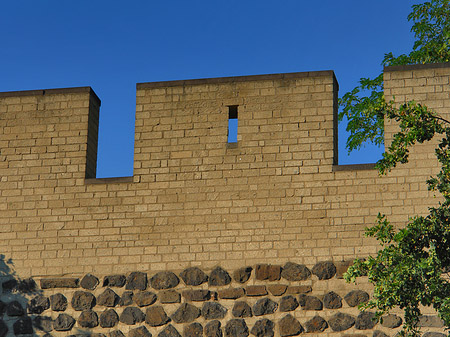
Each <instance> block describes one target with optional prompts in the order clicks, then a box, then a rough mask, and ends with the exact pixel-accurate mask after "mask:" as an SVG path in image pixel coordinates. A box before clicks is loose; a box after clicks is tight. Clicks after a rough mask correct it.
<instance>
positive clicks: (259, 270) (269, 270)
mask: <svg viewBox="0 0 450 337" xmlns="http://www.w3.org/2000/svg"><path fill="white" fill-rule="evenodd" d="M255 277H256V279H257V280H261V281H262V280H269V281H278V280H279V279H280V277H281V266H274V265H270V264H258V265H256V268H255Z"/></svg>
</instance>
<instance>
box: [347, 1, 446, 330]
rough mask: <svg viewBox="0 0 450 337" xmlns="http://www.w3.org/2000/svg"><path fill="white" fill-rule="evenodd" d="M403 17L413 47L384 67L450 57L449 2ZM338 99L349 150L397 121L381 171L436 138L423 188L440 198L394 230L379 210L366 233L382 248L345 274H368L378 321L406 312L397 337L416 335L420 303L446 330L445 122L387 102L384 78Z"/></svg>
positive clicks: (416, 106) (412, 106)
mask: <svg viewBox="0 0 450 337" xmlns="http://www.w3.org/2000/svg"><path fill="white" fill-rule="evenodd" d="M408 20H411V21H413V22H414V24H413V27H412V32H413V33H414V35H415V37H416V42H415V44H414V47H413V50H412V51H411V53H409V54H408V55H400V56H397V57H394V56H393V54H392V53H389V54H386V56H385V58H384V60H383V62H382V64H383V65H403V64H418V63H433V62H434V63H436V62H448V61H450V0H431V1H427V2H425V3H423V4H418V5H414V6H413V7H412V12H411V14H410V15H409V16H408ZM367 92H369V94H368V95H364V94H365V93H367ZM340 104H341V105H342V107H343V109H342V112H341V113H340V115H339V117H340V118H341V119H342V118H344V117H347V119H348V120H349V124H348V127H347V130H348V131H350V137H349V139H348V141H347V147H348V149H349V151H351V150H353V149H357V148H359V147H361V146H362V145H363V143H364V142H365V141H368V140H370V141H373V142H375V143H376V144H381V143H382V142H383V138H384V130H383V126H384V119H385V118H386V119H391V120H395V121H396V122H397V124H398V125H399V132H398V133H396V134H395V135H394V138H393V142H392V143H391V145H390V146H389V148H388V149H387V150H386V152H385V153H384V154H383V158H382V159H381V160H380V161H379V162H378V163H377V168H378V169H379V171H380V174H385V173H387V172H389V171H390V170H391V169H392V168H393V167H395V166H396V165H397V164H398V163H406V162H407V161H408V155H409V150H408V149H409V148H410V147H411V146H412V145H414V144H416V143H423V142H426V141H429V140H431V139H432V138H433V137H435V136H439V139H441V140H440V141H439V144H438V146H437V148H436V151H435V152H436V156H437V159H438V161H439V163H440V167H441V169H440V172H439V173H438V174H437V176H435V177H431V178H430V179H428V180H427V184H428V188H429V190H432V191H435V192H436V193H439V194H441V195H442V201H441V202H439V204H438V205H437V207H433V208H430V209H429V214H428V215H426V216H416V217H413V218H411V219H410V221H409V223H408V224H407V225H406V227H404V228H402V229H399V230H396V229H394V227H393V226H392V225H391V224H390V223H389V221H388V219H387V218H386V217H385V216H384V215H381V214H380V215H378V223H377V224H376V225H375V226H373V227H371V228H369V229H367V231H366V234H367V236H370V237H374V238H376V239H377V240H378V241H379V242H380V244H381V245H382V249H381V250H380V251H379V252H378V254H377V255H376V256H375V257H372V256H370V257H368V258H367V259H366V260H356V261H355V264H354V265H353V266H352V267H350V268H349V270H348V272H347V273H346V275H345V278H346V279H347V281H354V280H355V279H356V278H357V277H360V276H363V275H367V276H368V278H369V280H370V282H372V283H373V284H374V296H373V298H372V299H371V300H370V301H369V302H368V303H367V304H365V305H364V306H363V308H374V309H376V310H377V316H378V317H379V318H380V317H382V315H384V314H385V313H387V312H389V310H391V309H392V308H394V307H399V308H400V309H402V310H403V311H404V314H405V317H404V318H405V320H404V325H403V330H402V332H401V333H400V335H401V336H419V328H418V321H419V317H420V307H421V306H432V307H433V308H434V309H435V310H436V311H437V312H438V314H439V316H440V317H441V318H442V319H443V321H444V322H445V325H446V327H447V328H449V329H450V275H449V274H448V272H449V271H450V122H449V121H447V120H445V119H444V118H442V117H440V116H438V115H436V114H435V113H434V112H433V111H430V109H428V108H427V107H426V106H424V105H422V104H420V103H417V102H406V103H404V104H402V105H400V106H399V107H397V106H396V105H395V104H394V103H393V102H386V101H385V97H384V94H383V77H382V75H380V76H378V77H376V78H375V79H367V78H363V79H361V80H360V85H359V86H358V87H356V88H355V89H353V90H352V91H351V92H349V93H346V94H345V95H344V96H343V97H342V99H341V100H340ZM436 138H438V137H436Z"/></svg>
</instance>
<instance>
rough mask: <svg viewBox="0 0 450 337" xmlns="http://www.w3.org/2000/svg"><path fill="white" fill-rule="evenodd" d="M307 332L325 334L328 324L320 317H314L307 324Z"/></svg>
mask: <svg viewBox="0 0 450 337" xmlns="http://www.w3.org/2000/svg"><path fill="white" fill-rule="evenodd" d="M305 327H306V332H315V333H317V332H323V331H325V329H326V328H328V323H327V321H325V320H324V319H323V318H322V317H320V316H314V317H313V318H311V319H310V320H309V321H307V322H306V323H305Z"/></svg>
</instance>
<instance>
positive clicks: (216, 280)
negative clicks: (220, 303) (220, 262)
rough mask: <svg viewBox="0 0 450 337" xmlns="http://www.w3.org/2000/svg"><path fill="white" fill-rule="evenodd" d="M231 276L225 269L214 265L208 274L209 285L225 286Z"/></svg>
mask: <svg viewBox="0 0 450 337" xmlns="http://www.w3.org/2000/svg"><path fill="white" fill-rule="evenodd" d="M230 282H231V277H230V275H229V274H228V272H227V271H226V270H225V269H222V268H220V267H216V268H214V269H213V271H212V272H211V274H210V275H209V285H210V286H226V285H227V284H230Z"/></svg>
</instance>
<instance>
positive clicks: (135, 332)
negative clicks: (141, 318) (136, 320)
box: [128, 326, 152, 337]
mask: <svg viewBox="0 0 450 337" xmlns="http://www.w3.org/2000/svg"><path fill="white" fill-rule="evenodd" d="M128 337H152V334H151V333H150V331H148V330H147V328H146V327H145V326H140V327H139V328H135V329H131V330H130V332H128Z"/></svg>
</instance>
